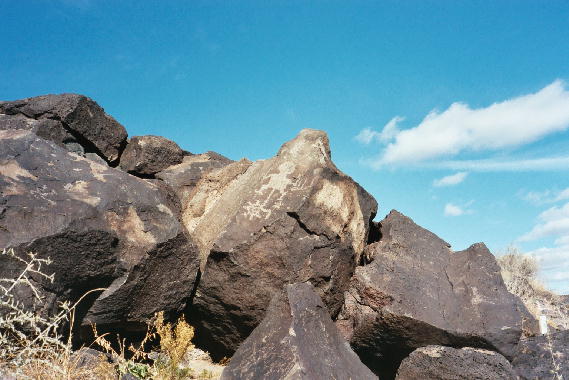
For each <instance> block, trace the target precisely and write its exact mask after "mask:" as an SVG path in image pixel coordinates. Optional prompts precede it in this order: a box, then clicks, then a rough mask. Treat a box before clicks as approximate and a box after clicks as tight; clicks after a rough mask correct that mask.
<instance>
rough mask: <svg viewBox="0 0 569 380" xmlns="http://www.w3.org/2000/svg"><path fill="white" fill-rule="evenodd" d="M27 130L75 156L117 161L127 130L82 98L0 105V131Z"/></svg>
mask: <svg viewBox="0 0 569 380" xmlns="http://www.w3.org/2000/svg"><path fill="white" fill-rule="evenodd" d="M8 129H27V130H31V131H33V132H34V133H36V134H37V135H38V136H40V137H42V138H44V139H47V140H50V141H53V142H55V143H56V144H58V145H60V146H64V147H66V148H67V149H68V150H70V151H73V152H75V153H84V152H90V153H97V154H98V155H99V156H101V157H103V158H104V159H105V160H106V161H107V162H110V163H114V162H115V161H117V160H118V158H119V156H120V153H121V151H122V149H123V148H124V146H125V144H126V137H127V133H126V130H125V128H124V127H123V126H122V125H121V124H119V123H118V122H117V121H116V120H115V119H113V118H112V117H111V116H109V115H107V114H106V113H105V111H104V110H103V108H101V107H100V106H99V105H98V104H97V103H95V102H94V101H93V100H91V99H89V98H87V97H86V96H83V95H77V94H61V95H42V96H37V97H34V98H27V99H21V100H16V101H11V102H0V130H8Z"/></svg>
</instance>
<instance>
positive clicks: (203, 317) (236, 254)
mask: <svg viewBox="0 0 569 380" xmlns="http://www.w3.org/2000/svg"><path fill="white" fill-rule="evenodd" d="M181 201H182V209H183V211H182V219H183V222H184V224H185V225H186V227H187V228H188V230H189V232H190V234H191V235H192V237H194V239H195V240H196V242H197V244H198V245H199V247H200V257H201V269H202V276H201V280H200V283H199V287H198V289H197V293H196V296H195V298H194V300H193V305H192V307H191V308H190V309H189V314H190V318H191V320H192V324H193V325H194V326H195V327H196V337H197V342H198V343H199V344H201V345H202V346H204V347H205V348H206V349H207V350H208V351H209V352H211V353H212V354H213V356H214V357H221V356H229V355H231V354H232V353H233V352H234V351H235V350H236V349H237V346H238V345H239V344H240V343H241V342H242V341H243V340H245V338H246V337H247V336H248V335H249V334H250V333H251V331H253V329H254V328H255V327H256V326H257V325H258V324H259V323H260V322H261V320H262V319H263V317H264V314H265V311H266V309H267V306H268V304H269V302H270V300H271V298H272V296H273V295H274V294H275V293H276V292H278V291H280V290H281V289H282V286H283V285H284V284H287V283H294V282H305V281H310V282H311V283H312V284H313V285H314V286H315V288H316V291H317V292H318V294H319V295H320V296H321V297H322V300H323V301H324V303H325V304H326V306H327V308H328V311H329V312H330V315H332V316H335V315H336V314H337V313H338V311H339V310H340V308H341V306H342V304H343V298H344V296H343V294H344V291H345V290H346V289H347V286H348V283H349V279H350V277H351V275H352V273H353V270H354V267H355V265H356V262H358V261H359V256H360V255H361V252H362V251H363V248H364V246H365V244H366V241H367V235H368V230H369V222H370V220H371V219H372V218H373V217H374V215H375V213H376V209H377V203H376V202H375V200H374V199H373V198H372V197H371V195H369V194H368V193H367V192H366V191H365V190H364V189H363V188H361V187H360V186H359V185H358V184H357V183H356V182H354V181H353V180H352V179H351V178H350V177H348V176H346V175H345V174H343V173H341V172H340V171H339V170H338V169H337V168H336V166H335V165H334V164H333V163H332V161H331V157H330V149H329V146H328V138H327V136H326V134H325V133H324V132H321V131H315V130H303V131H302V132H301V133H300V134H299V135H298V136H297V137H296V138H295V139H293V140H291V141H289V142H288V143H286V144H284V145H283V147H282V148H281V149H280V151H279V152H278V154H277V155H276V156H275V157H273V158H271V159H268V160H260V161H256V162H253V163H251V162H250V161H247V160H241V161H238V162H234V163H230V164H228V165H226V166H224V167H222V168H220V169H217V170H214V171H211V172H209V173H207V174H206V175H205V176H203V177H202V178H201V179H200V180H199V182H198V183H197V184H196V185H195V188H194V189H193V191H192V192H191V195H188V197H187V198H184V197H183V198H182V200H181Z"/></svg>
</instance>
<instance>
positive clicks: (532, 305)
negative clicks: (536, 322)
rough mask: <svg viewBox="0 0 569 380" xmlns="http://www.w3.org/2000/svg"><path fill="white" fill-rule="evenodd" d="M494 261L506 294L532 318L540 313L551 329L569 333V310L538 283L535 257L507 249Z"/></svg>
mask: <svg viewBox="0 0 569 380" xmlns="http://www.w3.org/2000/svg"><path fill="white" fill-rule="evenodd" d="M497 261H498V264H499V265H500V269H501V272H502V278H503V279H504V283H505V284H506V287H507V288H508V291H510V292H511V293H513V294H515V295H517V296H518V297H520V299H521V300H522V301H523V303H524V305H525V306H526V308H527V309H528V310H529V311H530V313H532V314H533V315H534V317H536V318H538V317H539V315H540V314H542V313H543V314H545V315H546V316H547V317H548V320H549V323H550V325H551V326H552V327H553V328H557V329H564V330H566V329H569V307H568V305H566V304H565V303H564V302H563V301H562V299H561V297H560V296H559V295H557V294H555V293H554V292H552V291H550V290H548V289H547V288H546V287H545V286H544V285H543V284H542V283H541V282H540V281H539V280H538V278H537V275H538V273H539V263H538V261H537V259H536V258H535V257H533V256H530V255H527V254H523V253H521V252H520V251H519V250H518V249H517V248H516V247H513V246H510V247H508V249H507V250H506V252H505V253H504V254H503V255H501V256H499V257H498V258H497Z"/></svg>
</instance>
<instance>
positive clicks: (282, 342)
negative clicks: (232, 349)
mask: <svg viewBox="0 0 569 380" xmlns="http://www.w3.org/2000/svg"><path fill="white" fill-rule="evenodd" d="M221 379H222V380H231V379H235V380H237V379H250V380H255V379H259V380H262V379H306V380H308V379H311V380H320V379H354V380H355V379H358V380H364V379H377V377H376V376H375V375H374V374H373V373H372V372H371V371H370V370H369V369H368V368H366V367H365V366H364V365H363V364H362V363H361V361H360V360H359V358H358V357H357V355H356V354H355V353H354V352H353V351H352V349H351V348H350V346H349V345H348V343H347V342H346V341H345V340H344V338H342V337H341V335H340V334H339V333H338V330H337V329H336V327H335V326H334V323H333V322H332V320H331V319H330V315H329V314H328V311H327V310H326V307H325V306H324V304H323V303H322V301H321V299H320V297H319V296H318V295H317V294H316V292H315V290H314V287H313V286H312V285H310V284H306V283H298V284H292V285H286V286H285V287H284V292H280V293H277V295H275V297H274V298H273V300H272V301H271V303H270V306H269V309H268V311H267V315H266V316H265V318H264V319H263V322H262V323H261V324H260V325H259V326H258V327H257V328H256V329H255V330H254V331H253V332H252V333H251V335H250V336H249V337H248V338H247V339H246V340H245V342H243V344H241V346H240V347H239V349H238V350H237V352H236V353H235V355H234V356H233V357H232V358H231V362H230V363H229V365H228V366H227V367H226V368H225V369H224V370H223V374H222V375H221Z"/></svg>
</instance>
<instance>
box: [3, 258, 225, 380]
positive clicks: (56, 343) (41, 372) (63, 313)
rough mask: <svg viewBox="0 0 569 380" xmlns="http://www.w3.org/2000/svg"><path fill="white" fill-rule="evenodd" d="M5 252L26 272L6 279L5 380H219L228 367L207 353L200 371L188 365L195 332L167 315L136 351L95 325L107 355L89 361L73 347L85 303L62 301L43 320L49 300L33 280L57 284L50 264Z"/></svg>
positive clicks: (99, 343)
mask: <svg viewBox="0 0 569 380" xmlns="http://www.w3.org/2000/svg"><path fill="white" fill-rule="evenodd" d="M1 254H2V255H5V256H6V257H5V258H7V259H8V260H14V261H15V262H17V263H19V265H21V266H22V268H23V269H22V270H21V272H20V274H19V275H18V276H17V277H16V278H14V279H0V378H2V376H11V377H14V378H15V379H18V380H20V379H22V380H28V379H30V380H45V379H50V380H95V379H100V380H111V379H119V378H120V377H121V376H122V375H124V374H126V373H129V374H131V375H133V376H135V377H137V378H139V379H156V380H183V379H217V378H219V375H220V373H221V370H222V368H223V367H222V366H220V365H215V364H214V363H212V362H211V360H210V359H207V358H209V356H207V353H205V356H206V359H205V360H200V364H201V365H200V371H199V372H198V371H197V370H194V369H193V368H191V367H190V366H188V363H191V361H188V360H186V357H188V355H190V354H191V352H192V349H193V348H194V347H193V344H192V343H191V340H192V338H193V336H194V329H193V328H192V327H191V326H190V325H189V324H188V323H186V321H185V320H184V319H183V318H180V319H179V320H178V321H177V322H176V323H175V324H171V323H167V322H165V321H164V316H163V314H162V313H159V314H158V315H157V316H156V318H155V320H154V322H153V324H151V325H150V326H149V328H148V332H147V334H146V337H145V338H144V340H143V341H142V342H140V343H139V344H138V345H137V346H136V347H135V346H134V345H132V344H129V345H127V343H126V341H125V340H123V339H121V338H120V337H119V336H117V337H116V339H117V344H116V345H113V344H111V341H110V337H109V335H108V334H102V335H100V334H98V332H97V329H96V327H95V326H93V331H94V333H95V341H94V345H95V346H98V347H100V348H102V349H103V351H105V353H106V355H105V354H103V353H101V354H100V355H99V356H96V355H95V356H90V357H89V358H88V360H85V355H81V354H80V352H77V351H73V348H72V344H71V339H72V334H71V330H72V329H71V327H72V326H73V322H74V314H75V308H76V306H77V304H78V303H79V302H81V299H80V300H79V301H77V302H76V303H75V304H71V303H69V302H65V303H61V304H60V305H59V309H58V312H57V313H56V314H55V315H51V316H43V314H42V313H41V312H39V311H38V310H41V307H42V306H44V305H43V303H44V302H45V300H44V299H43V298H42V296H41V293H40V291H39V290H38V288H37V285H36V283H35V282H34V281H33V280H32V278H31V277H32V276H33V277H35V278H41V279H42V280H47V281H50V282H53V280H54V278H53V275H47V274H45V267H46V266H49V265H50V264H51V262H50V260H49V259H42V258H39V257H37V256H36V255H34V254H32V253H30V254H28V255H27V256H25V257H22V256H19V255H17V254H16V253H15V252H14V250H12V249H4V250H3V251H2V252H1ZM95 290H101V289H95ZM95 290H92V291H95ZM22 291H27V292H28V293H30V294H32V296H33V299H34V305H33V306H30V305H24V304H23V303H22V302H20V301H18V300H17V298H16V297H15V295H14V294H15V293H17V292H18V293H21V292H22ZM92 291H91V292H92ZM87 294H88V293H87ZM85 295H86V294H85ZM85 295H84V296H83V297H85ZM64 327H65V328H66V330H67V331H68V333H67V334H65V336H64V335H62V330H63V329H64ZM151 341H155V342H159V346H160V349H159V351H158V352H156V353H154V352H152V353H151V352H149V351H146V350H145V347H147V346H149V344H147V343H149V342H151ZM116 347H118V348H116ZM109 358H110V359H111V360H109ZM202 359H203V358H202ZM204 363H205V365H204ZM8 378H9V377H8Z"/></svg>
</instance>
